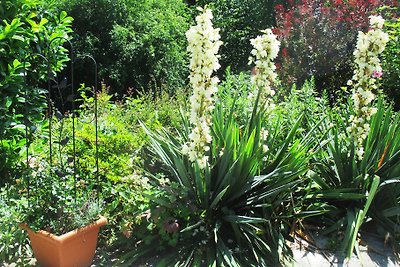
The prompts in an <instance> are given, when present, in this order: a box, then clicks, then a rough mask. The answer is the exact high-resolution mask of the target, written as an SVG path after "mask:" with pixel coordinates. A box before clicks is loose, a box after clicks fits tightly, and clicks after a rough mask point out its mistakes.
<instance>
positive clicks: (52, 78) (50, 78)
mask: <svg viewBox="0 0 400 267" xmlns="http://www.w3.org/2000/svg"><path fill="white" fill-rule="evenodd" d="M57 39H63V40H64V41H65V42H66V43H67V44H68V46H69V49H68V52H69V68H70V71H69V77H64V80H63V81H62V82H59V79H58V75H57V74H55V75H53V69H52V65H51V61H50V60H49V59H48V57H46V56H44V55H42V54H33V55H30V56H29V57H26V58H25V59H24V62H23V68H24V82H25V92H24V94H25V108H24V109H25V112H24V113H25V114H24V124H25V138H26V144H25V146H26V168H27V171H26V172H25V175H26V176H25V179H26V182H27V194H28V197H29V195H30V191H31V190H32V189H33V188H31V186H32V184H31V177H30V173H29V171H28V169H29V156H30V150H29V147H30V145H31V139H32V127H30V124H31V123H30V113H29V111H30V105H31V104H32V103H31V101H30V98H31V95H30V94H29V86H28V83H29V81H28V79H29V71H30V70H29V68H28V67H27V66H28V63H29V61H31V60H34V59H35V58H36V59H37V58H40V59H41V61H43V62H44V63H45V64H46V65H47V114H48V115H47V119H48V122H49V129H48V132H49V141H48V149H49V174H50V176H52V175H53V174H55V175H57V176H59V177H60V178H61V177H62V176H65V174H63V173H60V172H57V170H56V171H54V170H53V143H54V141H53V131H52V130H53V122H52V120H53V116H56V117H57V118H59V119H63V118H64V115H65V112H66V109H65V105H66V103H67V102H71V108H70V114H71V120H72V133H71V134H72V136H71V141H72V156H71V157H68V162H69V163H72V170H73V171H72V176H73V184H74V196H75V200H76V193H77V156H76V135H75V132H76V119H77V118H76V100H77V99H76V96H77V95H78V94H77V92H76V91H75V84H74V83H75V81H74V63H75V62H76V61H77V60H85V59H89V60H90V61H91V62H92V64H93V68H94V86H93V91H92V93H93V98H94V124H95V165H96V166H95V173H94V176H95V180H96V182H97V184H99V182H100V181H99V159H98V158H99V150H98V114H97V112H98V110H97V93H98V76H97V70H98V69H97V62H96V60H95V59H94V58H93V57H92V56H90V55H83V56H78V57H75V54H74V48H73V45H72V43H71V42H70V41H69V40H68V39H65V38H63V37H58V38H55V39H53V40H52V41H51V42H50V44H49V47H51V44H52V42H54V41H55V40H57ZM50 53H51V51H50ZM49 56H51V54H49ZM67 78H70V85H68V83H67V81H68V80H67ZM34 82H35V83H36V84H37V83H38V81H34ZM52 83H54V85H52ZM69 86H70V87H71V89H70V92H69V93H70V95H69V96H68V97H67V99H66V101H64V97H63V92H64V90H68V89H69V88H68V87H69ZM54 88H56V89H57V93H58V96H59V98H60V103H59V104H60V108H59V109H60V110H61V112H60V110H58V109H57V108H56V106H55V104H54V102H55V101H53V100H55V95H53V93H52V89H54ZM68 141H69V137H65V138H64V139H62V140H61V135H60V136H59V141H58V143H59V145H60V144H62V143H63V142H64V143H68ZM60 153H61V152H60ZM96 191H97V199H98V200H99V194H100V192H99V187H98V188H97V190H96Z"/></svg>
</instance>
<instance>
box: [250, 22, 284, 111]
mask: <svg viewBox="0 0 400 267" xmlns="http://www.w3.org/2000/svg"><path fill="white" fill-rule="evenodd" d="M261 32H262V33H264V34H263V35H259V36H257V37H256V38H254V39H251V40H250V43H251V45H252V46H253V49H252V50H251V56H250V57H249V65H250V64H253V63H254V65H255V67H254V68H255V69H254V71H253V76H252V78H251V81H252V83H253V84H254V85H255V87H256V89H257V90H260V99H261V100H262V101H264V102H265V107H266V108H268V109H273V108H274V106H275V105H274V104H273V101H272V97H273V96H274V95H275V91H274V90H273V89H272V87H271V85H273V84H274V82H275V81H276V78H277V74H276V73H275V70H276V66H275V64H274V60H275V58H276V57H277V56H278V52H279V46H280V42H279V41H278V39H277V37H276V35H275V34H274V33H273V32H272V30H271V29H266V30H263V31H261ZM252 97H253V98H254V94H253V96H252Z"/></svg>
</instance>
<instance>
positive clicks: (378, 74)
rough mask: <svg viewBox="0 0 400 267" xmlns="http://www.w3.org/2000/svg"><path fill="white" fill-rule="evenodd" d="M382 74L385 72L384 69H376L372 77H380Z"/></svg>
mask: <svg viewBox="0 0 400 267" xmlns="http://www.w3.org/2000/svg"><path fill="white" fill-rule="evenodd" d="M382 74H383V72H382V71H377V70H374V73H373V74H372V77H374V78H380V77H382Z"/></svg>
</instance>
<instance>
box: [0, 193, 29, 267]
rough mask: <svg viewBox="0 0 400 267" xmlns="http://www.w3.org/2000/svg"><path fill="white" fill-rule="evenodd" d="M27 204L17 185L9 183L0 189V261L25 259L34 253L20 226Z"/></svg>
mask: <svg viewBox="0 0 400 267" xmlns="http://www.w3.org/2000/svg"><path fill="white" fill-rule="evenodd" d="M26 205H27V203H26V199H21V198H20V195H19V193H18V190H17V189H16V187H14V186H8V185H7V186H5V187H2V188H1V189H0V263H3V262H6V263H7V262H9V263H11V262H15V261H16V260H17V259H22V260H24V258H25V257H27V256H29V255H31V254H32V253H29V246H28V238H27V236H26V234H25V233H24V232H23V231H22V229H20V228H19V227H18V222H20V221H21V220H22V218H23V207H24V206H26Z"/></svg>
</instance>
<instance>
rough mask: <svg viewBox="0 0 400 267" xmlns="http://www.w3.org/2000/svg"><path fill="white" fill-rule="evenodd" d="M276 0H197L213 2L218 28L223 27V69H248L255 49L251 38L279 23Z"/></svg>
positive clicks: (202, 3)
mask: <svg viewBox="0 0 400 267" xmlns="http://www.w3.org/2000/svg"><path fill="white" fill-rule="evenodd" d="M275 2H276V1H273V0H267V1H257V0H245V1H243V0H242V1H240V0H217V1H209V0H203V1H197V3H196V5H201V6H204V5H205V4H208V5H209V8H211V9H212V10H213V14H214V17H215V20H214V23H215V27H218V28H220V29H221V32H220V34H221V39H222V40H224V43H223V45H222V47H221V53H220V54H221V60H220V64H221V66H222V69H225V68H227V67H228V66H230V67H231V68H232V71H233V73H239V72H240V71H242V70H245V69H248V66H247V63H248V58H249V55H250V51H251V46H250V45H249V40H250V39H251V38H254V37H256V36H257V35H260V30H265V29H266V28H269V27H271V26H273V25H274V24H275V18H274V8H273V7H274V4H275Z"/></svg>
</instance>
